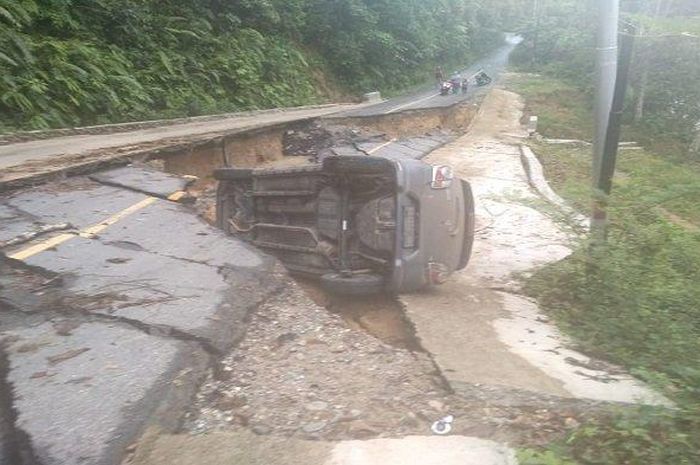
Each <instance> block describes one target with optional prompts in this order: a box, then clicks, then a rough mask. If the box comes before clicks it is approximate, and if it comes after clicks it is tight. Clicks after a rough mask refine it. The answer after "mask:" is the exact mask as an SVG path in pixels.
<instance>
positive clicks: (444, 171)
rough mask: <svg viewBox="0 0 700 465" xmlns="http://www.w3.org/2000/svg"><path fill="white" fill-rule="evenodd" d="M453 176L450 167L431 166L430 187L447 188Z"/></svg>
mask: <svg viewBox="0 0 700 465" xmlns="http://www.w3.org/2000/svg"><path fill="white" fill-rule="evenodd" d="M454 178H455V175H454V172H453V171H452V168H451V167H449V166H445V165H440V166H433V180H432V182H431V183H430V187H432V188H433V189H447V188H448V187H450V186H451V185H452V180H453V179H454Z"/></svg>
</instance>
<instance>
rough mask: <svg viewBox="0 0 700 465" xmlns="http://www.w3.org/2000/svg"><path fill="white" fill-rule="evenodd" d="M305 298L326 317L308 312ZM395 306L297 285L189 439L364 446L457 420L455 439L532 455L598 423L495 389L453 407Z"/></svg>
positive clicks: (192, 420)
mask: <svg viewBox="0 0 700 465" xmlns="http://www.w3.org/2000/svg"><path fill="white" fill-rule="evenodd" d="M310 288H311V289H310ZM305 289H306V290H305ZM309 289H310V290H311V295H314V296H315V298H314V300H316V301H325V302H326V303H327V304H328V308H326V307H323V306H320V305H318V304H317V303H315V302H313V301H312V300H310V299H309V295H310V293H309V292H308V290H309ZM398 305H399V304H398V303H397V302H395V301H393V300H388V299H379V300H377V299H370V300H367V301H357V300H355V301H352V302H347V301H337V300H335V299H330V298H328V297H327V296H324V295H323V294H322V293H321V291H320V290H318V289H317V288H314V287H313V286H312V285H310V284H308V283H304V285H303V287H302V285H300V284H298V283H296V282H293V281H290V282H289V284H288V286H287V287H286V289H285V291H284V292H283V293H281V294H280V295H279V296H277V297H275V298H274V299H273V300H271V301H269V302H267V303H266V304H265V305H264V306H262V307H261V308H260V309H259V310H258V311H257V312H255V314H254V315H253V317H252V319H251V321H250V326H249V329H248V332H247V335H246V337H245V339H244V340H243V342H242V343H241V345H240V346H239V347H238V349H237V350H236V351H235V352H234V353H232V354H230V355H229V356H227V357H225V358H224V359H223V360H221V362H220V363H219V364H218V365H217V367H216V368H215V372H214V373H212V374H211V376H210V377H209V379H208V380H207V381H206V383H205V384H204V386H203V388H202V390H201V391H200V393H199V395H198V396H197V400H196V403H195V407H194V408H193V410H192V411H191V412H189V413H188V414H187V421H186V425H185V429H186V430H187V431H190V432H191V433H204V432H210V431H231V430H240V429H248V430H250V431H252V432H254V433H256V434H259V435H275V436H285V437H295V438H304V439H323V440H343V439H367V438H374V437H401V436H405V435H409V434H430V429H429V428H430V425H431V424H432V423H433V422H434V421H436V420H437V419H439V418H441V417H443V416H444V415H447V414H452V415H455V416H456V417H457V421H456V423H455V430H454V431H455V433H457V434H465V435H471V436H479V437H488V438H492V439H494V438H498V439H501V440H504V441H509V442H516V443H527V444H533V443H540V442H545V441H548V440H549V439H551V438H552V436H555V435H558V434H560V433H561V431H563V430H566V429H568V428H572V427H574V426H576V425H578V424H579V422H580V421H581V419H582V417H584V416H586V415H588V414H589V413H590V412H591V411H592V410H589V411H588V413H582V411H584V410H586V409H582V407H583V406H584V404H582V403H581V402H580V401H565V402H561V401H560V400H556V401H555V399H553V398H548V397H546V396H537V395H533V394H531V393H526V392H518V391H517V390H512V391H511V392H509V393H508V394H509V397H510V398H509V400H508V401H507V402H504V399H503V392H501V391H498V392H497V391H490V390H489V389H488V388H485V389H483V390H479V389H475V390H474V392H473V393H472V395H471V396H464V395H459V396H457V395H454V394H453V393H452V392H451V390H450V388H449V386H448V385H447V384H446V383H445V380H444V379H443V377H442V375H441V374H440V373H439V371H438V370H437V369H436V367H435V365H434V363H433V361H432V359H431V357H430V355H429V354H427V353H425V352H424V351H423V350H422V349H421V347H420V343H419V341H418V340H416V339H415V336H414V335H413V333H412V329H411V328H410V325H409V324H408V323H407V322H406V320H405V319H404V316H403V314H402V312H401V309H400V307H399V306H398ZM585 405H586V407H593V406H594V405H595V404H594V403H586V404H585ZM593 410H595V409H593Z"/></svg>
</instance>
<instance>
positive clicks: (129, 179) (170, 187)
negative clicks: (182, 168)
mask: <svg viewBox="0 0 700 465" xmlns="http://www.w3.org/2000/svg"><path fill="white" fill-rule="evenodd" d="M89 178H90V179H92V180H93V181H97V182H99V183H101V184H106V185H110V186H117V187H124V188H127V189H131V190H134V191H138V192H143V193H145V194H149V195H153V196H155V197H160V198H162V199H167V198H168V197H169V196H170V195H171V194H173V193H175V192H178V191H184V190H185V189H186V188H187V186H188V185H189V184H191V183H192V182H193V181H194V180H193V179H185V178H183V177H181V176H175V175H173V174H168V173H165V172H163V171H159V170H156V169H154V168H150V167H148V166H138V167H137V166H125V167H123V168H116V169H113V170H108V171H102V172H100V173H96V174H92V175H90V176H89Z"/></svg>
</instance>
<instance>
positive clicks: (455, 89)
mask: <svg viewBox="0 0 700 465" xmlns="http://www.w3.org/2000/svg"><path fill="white" fill-rule="evenodd" d="M450 84H452V93H453V94H458V93H459V90H460V88H461V87H462V75H461V74H460V73H455V74H454V75H453V76H452V78H451V79H450Z"/></svg>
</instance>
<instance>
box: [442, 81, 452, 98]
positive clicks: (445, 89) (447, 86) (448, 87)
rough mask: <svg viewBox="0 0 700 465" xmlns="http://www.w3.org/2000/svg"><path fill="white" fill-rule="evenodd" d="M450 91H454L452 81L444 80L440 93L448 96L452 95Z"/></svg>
mask: <svg viewBox="0 0 700 465" xmlns="http://www.w3.org/2000/svg"><path fill="white" fill-rule="evenodd" d="M450 92H452V83H451V82H449V81H444V82H443V83H442V84H440V95H442V96H446V95H450Z"/></svg>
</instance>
